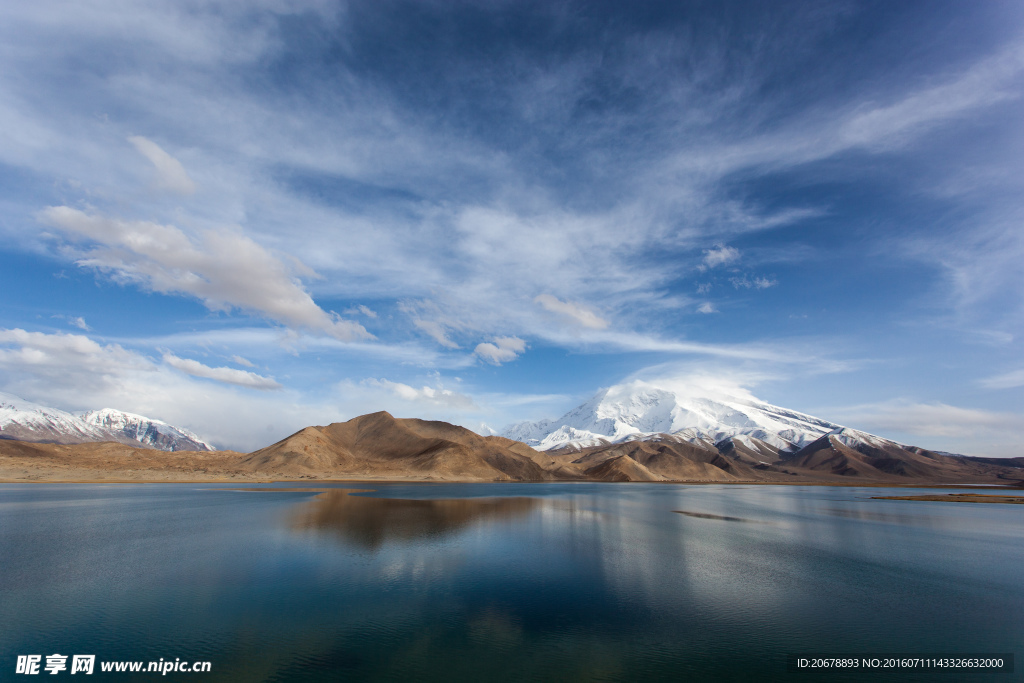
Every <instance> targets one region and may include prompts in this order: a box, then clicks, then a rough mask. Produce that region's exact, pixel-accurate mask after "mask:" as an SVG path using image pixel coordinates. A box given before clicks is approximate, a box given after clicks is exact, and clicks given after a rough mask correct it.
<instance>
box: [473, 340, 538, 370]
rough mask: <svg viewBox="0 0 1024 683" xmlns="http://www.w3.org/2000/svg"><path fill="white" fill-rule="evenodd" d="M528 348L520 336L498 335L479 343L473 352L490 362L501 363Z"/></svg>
mask: <svg viewBox="0 0 1024 683" xmlns="http://www.w3.org/2000/svg"><path fill="white" fill-rule="evenodd" d="M525 350H526V342H525V341H523V340H522V339H520V338H519V337H496V338H495V339H494V340H493V341H492V342H484V343H482V344H477V346H476V349H474V351H473V353H475V354H476V355H478V356H480V357H481V358H483V359H484V360H486V361H487V362H489V363H493V364H494V365H501V364H502V363H508V362H509V361H513V360H515V359H516V358H518V357H519V354H521V353H523V352H524V351H525Z"/></svg>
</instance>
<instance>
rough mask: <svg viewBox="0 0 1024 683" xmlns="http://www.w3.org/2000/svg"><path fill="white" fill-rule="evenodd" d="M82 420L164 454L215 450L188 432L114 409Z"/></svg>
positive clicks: (95, 411)
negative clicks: (164, 452) (167, 452)
mask: <svg viewBox="0 0 1024 683" xmlns="http://www.w3.org/2000/svg"><path fill="white" fill-rule="evenodd" d="M82 420H83V421H85V422H86V423H87V424H89V425H93V426H95V427H99V428H100V429H105V430H106V431H108V432H112V433H114V434H117V435H120V436H123V437H127V438H129V439H133V440H135V441H138V442H140V443H143V444H146V445H147V446H152V447H153V448H159V449H160V450H162V451H213V450H216V449H215V448H214V447H213V446H211V445H210V444H208V443H206V442H205V441H203V440H202V439H200V438H199V437H198V436H196V435H195V434H193V433H192V432H190V431H188V430H187V429H182V428H181V427H174V426H172V425H169V424H167V423H166V422H162V421H161V420H153V419H150V418H148V417H143V416H142V415H133V414H132V413H124V412H121V411H120V410H114V409H113V408H104V409H103V410H91V411H89V412H88V413H85V414H84V415H82Z"/></svg>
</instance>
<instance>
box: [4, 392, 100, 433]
mask: <svg viewBox="0 0 1024 683" xmlns="http://www.w3.org/2000/svg"><path fill="white" fill-rule="evenodd" d="M0 436H3V437H4V438H8V439H19V440H24V441H51V442H53V443H81V442H83V441H112V440H114V439H112V438H111V435H110V434H109V433H108V432H107V431H105V430H104V429H102V428H99V427H96V426H94V425H91V424H89V423H87V422H85V421H84V420H82V419H81V418H79V417H76V416H75V415H72V414H71V413H66V412H64V411H63V410H57V409H56V408H50V407H48V406H44V405H40V404H38V403H33V402H31V401H26V400H24V399H22V398H18V397H17V396H12V395H11V394H6V393H3V392H0Z"/></svg>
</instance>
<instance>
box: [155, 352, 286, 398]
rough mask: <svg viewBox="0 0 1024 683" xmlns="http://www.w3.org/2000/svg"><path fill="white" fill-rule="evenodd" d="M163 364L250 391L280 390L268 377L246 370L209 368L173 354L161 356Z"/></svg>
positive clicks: (195, 375) (194, 375) (279, 386)
mask: <svg viewBox="0 0 1024 683" xmlns="http://www.w3.org/2000/svg"><path fill="white" fill-rule="evenodd" d="M163 361H164V363H167V364H168V365H170V366H171V367H172V368H175V369H177V370H181V371H182V372H184V373H186V374H188V375H192V376H193V377H203V378H205V379H213V380H217V381H218V382H224V383H225V384H234V385H236V386H240V387H248V388H250V389H260V390H263V391H266V390H268V389H280V388H281V385H280V384H278V383H277V382H275V381H274V380H273V379H271V378H269V377H264V376H262V375H257V374H256V373H255V372H248V371H246V370H235V369H234V368H227V367H221V368H211V367H210V366H208V365H203V364H202V363H200V362H199V361H197V360H192V359H189V358H178V357H177V356H175V355H174V354H173V353H165V354H164V356H163Z"/></svg>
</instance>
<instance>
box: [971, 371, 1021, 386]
mask: <svg viewBox="0 0 1024 683" xmlns="http://www.w3.org/2000/svg"><path fill="white" fill-rule="evenodd" d="M978 384H980V385H981V386H983V387H985V388H986V389H1015V388H1016V387H1024V370H1013V371H1011V372H1004V373H1003V374H1001V375H993V376H991V377H986V378H984V379H982V380H979V381H978Z"/></svg>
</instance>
